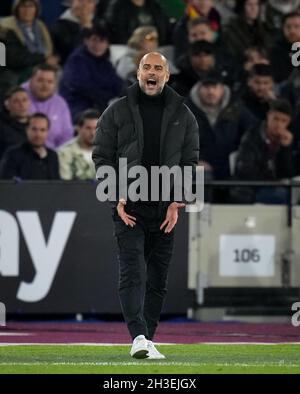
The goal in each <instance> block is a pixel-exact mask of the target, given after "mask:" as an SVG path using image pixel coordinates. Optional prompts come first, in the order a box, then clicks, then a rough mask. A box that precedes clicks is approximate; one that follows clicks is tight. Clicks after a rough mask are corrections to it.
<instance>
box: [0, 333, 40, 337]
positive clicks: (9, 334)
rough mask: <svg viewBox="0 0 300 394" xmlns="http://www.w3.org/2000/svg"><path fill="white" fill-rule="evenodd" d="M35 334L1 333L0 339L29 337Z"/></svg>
mask: <svg viewBox="0 0 300 394" xmlns="http://www.w3.org/2000/svg"><path fill="white" fill-rule="evenodd" d="M32 335H35V334H31V333H28V332H24V333H23V332H0V337H28V336H32Z"/></svg>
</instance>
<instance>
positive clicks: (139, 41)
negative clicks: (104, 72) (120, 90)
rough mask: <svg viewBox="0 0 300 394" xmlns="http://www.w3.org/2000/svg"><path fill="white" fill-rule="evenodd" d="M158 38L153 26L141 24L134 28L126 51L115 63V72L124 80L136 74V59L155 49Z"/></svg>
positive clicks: (157, 44)
mask: <svg viewBox="0 0 300 394" xmlns="http://www.w3.org/2000/svg"><path fill="white" fill-rule="evenodd" d="M158 40H159V38H158V32H157V29H156V28H155V27H154V26H143V27H138V28H137V29H135V30H134V32H133V33H132V36H131V37H130V39H129V41H128V43H127V46H128V50H127V52H126V53H125V55H123V56H122V57H121V58H120V59H119V61H118V63H117V65H116V70H117V74H118V75H119V76H120V77H121V78H122V79H124V80H127V79H128V78H130V76H131V75H132V74H136V71H137V68H138V62H137V59H139V58H141V57H142V56H143V55H145V54H146V53H148V52H154V51H156V50H157V48H158V46H159V41H158Z"/></svg>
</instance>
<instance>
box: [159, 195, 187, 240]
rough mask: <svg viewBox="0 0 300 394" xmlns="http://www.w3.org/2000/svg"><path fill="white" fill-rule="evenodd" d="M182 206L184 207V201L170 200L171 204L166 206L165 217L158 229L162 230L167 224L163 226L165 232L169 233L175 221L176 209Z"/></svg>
mask: <svg viewBox="0 0 300 394" xmlns="http://www.w3.org/2000/svg"><path fill="white" fill-rule="evenodd" d="M184 207H185V204H184V203H178V202H172V204H170V205H169V207H168V210H167V214H166V219H165V220H164V222H163V223H162V225H161V226H160V230H162V229H163V228H164V227H165V226H167V227H166V228H165V233H170V232H171V231H172V230H173V228H174V227H175V225H176V223H177V220H178V209H179V208H184Z"/></svg>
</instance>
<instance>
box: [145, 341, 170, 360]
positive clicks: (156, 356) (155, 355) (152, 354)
mask: <svg viewBox="0 0 300 394" xmlns="http://www.w3.org/2000/svg"><path fill="white" fill-rule="evenodd" d="M148 350H149V353H148V357H147V359H148V360H162V359H164V358H166V357H165V356H164V355H163V354H161V353H160V352H159V351H158V350H157V349H156V347H155V346H154V343H153V342H152V341H148Z"/></svg>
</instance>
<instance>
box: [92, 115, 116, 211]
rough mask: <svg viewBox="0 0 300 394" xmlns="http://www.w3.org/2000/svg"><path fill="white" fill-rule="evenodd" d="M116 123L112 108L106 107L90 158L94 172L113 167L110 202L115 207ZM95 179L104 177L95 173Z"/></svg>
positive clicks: (99, 123)
mask: <svg viewBox="0 0 300 394" xmlns="http://www.w3.org/2000/svg"><path fill="white" fill-rule="evenodd" d="M117 130H118V129H117V125H116V124H115V121H114V116H113V108H112V107H108V108H107V109H106V110H105V111H104V112H103V114H102V116H101V117H100V119H99V120H98V123H97V129H96V136H95V138H94V142H93V145H94V148H93V153H92V159H93V161H94V163H95V169H96V173H97V171H98V169H99V168H100V167H102V166H110V167H112V168H114V169H115V174H116V184H113V185H112V187H114V188H115V190H116V199H114V200H113V201H112V199H110V204H111V205H112V207H116V205H117V201H118V200H119V197H118V193H119V191H118V182H119V181H118V171H117V149H118V132H117ZM96 177H97V179H98V180H99V181H100V182H101V181H103V180H104V179H105V178H102V177H99V174H96Z"/></svg>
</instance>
